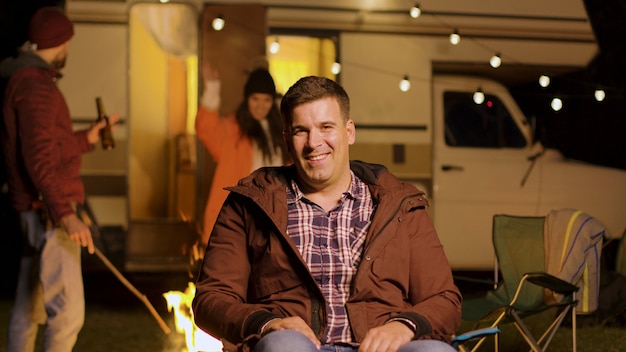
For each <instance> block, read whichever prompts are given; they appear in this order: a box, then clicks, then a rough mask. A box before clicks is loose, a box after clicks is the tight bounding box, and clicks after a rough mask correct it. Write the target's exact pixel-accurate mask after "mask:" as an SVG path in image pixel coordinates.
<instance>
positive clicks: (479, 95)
mask: <svg viewBox="0 0 626 352" xmlns="http://www.w3.org/2000/svg"><path fill="white" fill-rule="evenodd" d="M472 99H473V100H474V103H476V104H478V105H480V104H482V103H484V102H485V93H483V91H482V89H480V88H478V90H476V92H474V95H473V96H472Z"/></svg>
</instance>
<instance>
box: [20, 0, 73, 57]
mask: <svg viewBox="0 0 626 352" xmlns="http://www.w3.org/2000/svg"><path fill="white" fill-rule="evenodd" d="M73 35H74V25H72V22H71V21H70V20H69V19H68V18H67V16H66V15H65V13H63V11H62V10H61V9H60V8H58V7H54V6H48V7H42V8H40V9H39V10H37V12H35V14H34V15H33V17H32V18H31V20H30V27H29V28H28V38H29V40H30V42H31V43H32V44H36V45H37V47H36V50H40V49H48V48H54V47H55V46H59V45H61V44H63V43H65V42H66V41H68V40H70V38H72V36H73Z"/></svg>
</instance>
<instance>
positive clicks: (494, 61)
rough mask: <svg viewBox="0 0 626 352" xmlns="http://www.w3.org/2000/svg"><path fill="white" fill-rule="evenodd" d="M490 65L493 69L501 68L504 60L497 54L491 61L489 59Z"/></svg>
mask: <svg viewBox="0 0 626 352" xmlns="http://www.w3.org/2000/svg"><path fill="white" fill-rule="evenodd" d="M489 65H491V67H493V68H498V67H500V65H502V59H501V58H500V54H497V53H496V54H495V55H494V56H492V57H491V59H489Z"/></svg>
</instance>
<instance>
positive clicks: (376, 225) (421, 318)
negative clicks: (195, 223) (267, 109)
mask: <svg viewBox="0 0 626 352" xmlns="http://www.w3.org/2000/svg"><path fill="white" fill-rule="evenodd" d="M281 113H282V116H283V119H284V124H285V132H284V134H285V138H286V141H287V145H288V147H289V150H290V153H291V156H292V158H293V160H294V165H293V166H289V167H274V168H262V169H259V170H258V171H256V172H254V173H253V174H252V175H250V176H249V177H247V178H245V179H243V180H241V181H240V182H239V184H238V185H237V186H234V187H230V188H228V190H229V191H230V194H229V196H228V198H227V199H226V201H225V203H224V205H223V207H222V210H221V212H220V214H219V217H218V219H217V222H216V224H215V226H214V228H213V231H212V233H211V236H210V240H209V243H208V247H207V251H206V253H205V256H204V261H203V264H202V268H201V271H200V275H199V277H198V280H197V287H196V296H195V299H194V302H193V310H194V315H195V320H196V323H197V325H198V326H199V327H200V328H202V329H203V330H205V331H206V332H208V333H210V334H212V335H214V336H216V337H219V338H221V339H222V341H223V342H224V346H225V349H226V350H236V349H237V350H254V351H256V352H266V351H267V352H269V351H272V352H282V351H285V352H286V351H320V350H321V351H346V352H349V351H361V352H377V351H401V352H409V351H413V352H415V351H420V352H426V351H429V352H430V351H454V349H453V348H452V347H450V346H449V344H448V342H449V341H450V338H451V335H452V334H454V332H455V331H456V329H457V328H458V326H459V323H460V318H461V295H460V293H459V290H458V289H457V287H456V286H455V285H454V283H453V279H452V273H451V270H450V266H449V264H448V261H447V259H446V257H445V254H444V251H443V247H442V245H441V243H440V241H439V238H438V236H437V233H436V231H435V229H434V227H433V225H432V222H431V220H430V218H429V216H428V214H427V212H426V206H427V205H428V201H427V199H426V198H425V195H424V193H423V192H421V191H419V190H418V189H416V188H415V187H414V186H412V185H410V184H407V183H404V182H401V181H399V180H398V179H397V178H395V177H394V176H393V175H392V174H391V173H390V172H388V171H387V169H386V168H385V167H384V166H382V165H373V164H368V163H364V162H359V161H350V159H349V151H348V150H349V145H351V144H353V143H354V141H355V125H354V122H353V121H352V120H351V119H350V118H349V114H350V112H349V99H348V95H347V94H346V92H345V91H344V89H343V88H342V87H341V86H339V85H338V84H337V83H335V82H334V81H332V80H330V79H327V78H322V77H314V76H310V77H305V78H302V79H300V80H299V81H298V82H297V83H296V84H294V85H293V86H292V87H291V88H290V89H289V91H288V92H287V93H286V94H285V96H284V97H283V99H282V102H281Z"/></svg>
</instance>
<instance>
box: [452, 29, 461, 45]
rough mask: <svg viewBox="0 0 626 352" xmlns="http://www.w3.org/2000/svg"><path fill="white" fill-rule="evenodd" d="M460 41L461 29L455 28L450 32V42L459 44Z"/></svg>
mask: <svg viewBox="0 0 626 352" xmlns="http://www.w3.org/2000/svg"><path fill="white" fill-rule="evenodd" d="M460 42H461V36H460V35H459V31H457V30H456V29H455V30H454V32H452V34H450V44H452V45H457V44H459V43H460Z"/></svg>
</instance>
